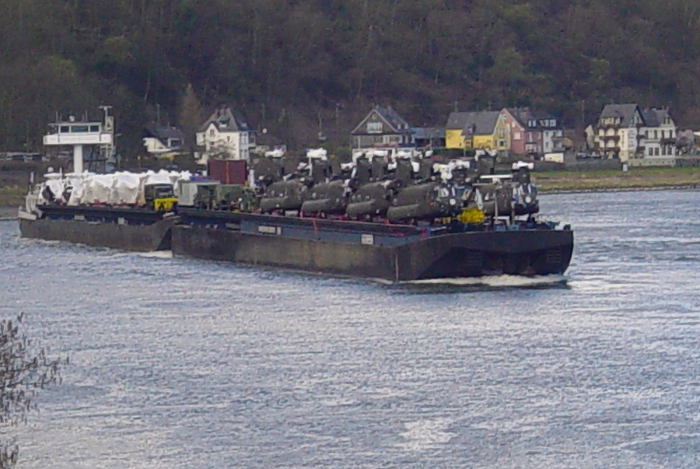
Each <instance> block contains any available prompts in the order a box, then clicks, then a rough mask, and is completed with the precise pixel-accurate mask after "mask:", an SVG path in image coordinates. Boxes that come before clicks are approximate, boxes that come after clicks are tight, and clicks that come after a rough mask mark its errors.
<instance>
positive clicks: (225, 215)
mask: <svg viewBox="0 0 700 469" xmlns="http://www.w3.org/2000/svg"><path fill="white" fill-rule="evenodd" d="M263 163H264V164H263V165H262V166H263V167H266V168H268V169H267V170H260V169H259V168H258V169H257V173H256V170H255V168H253V169H252V170H251V180H250V181H247V182H246V183H244V184H221V183H220V182H218V181H208V180H202V179H199V178H195V177H192V175H190V174H189V173H187V174H174V173H169V174H168V173H162V174H161V173H158V174H156V173H148V174H142V175H134V174H124V173H122V174H116V175H109V176H106V175H105V176H100V175H89V174H79V175H75V174H74V175H72V176H70V175H69V176H68V177H63V176H62V175H60V177H57V176H56V175H51V177H50V178H48V179H49V180H48V181H47V182H46V183H44V184H42V185H40V186H38V187H37V188H36V189H35V190H34V191H33V192H32V193H31V194H30V195H29V196H28V198H27V204H26V208H25V209H22V210H20V213H19V217H18V218H19V225H20V231H21V233H22V236H23V237H27V238H40V239H49V240H61V241H69V242H75V243H83V244H88V245H93V246H105V247H111V248H118V249H126V250H135V251H155V250H172V252H173V254H174V255H175V256H183V257H190V258H199V259H206V260H216V261H229V262H233V263H240V264H247V265H258V266H270V267H279V268H286V269H294V270H300V271H305V272H310V273H323V274H330V275H339V276H351V277H360V278H375V279H382V280H388V281H392V282H403V281H414V280H428V279H447V278H463V277H481V276H491V275H502V274H507V275H523V276H535V275H551V274H557V275H561V274H564V273H565V272H566V270H567V268H568V266H569V263H570V261H571V257H572V252H573V246H574V235H573V231H572V230H571V227H570V226H569V225H566V226H563V227H559V225H558V223H554V222H543V221H540V220H539V218H538V217H537V214H538V213H539V209H540V207H539V201H538V199H537V191H536V188H535V187H534V185H533V184H532V183H531V182H530V174H529V170H530V169H531V165H529V164H520V163H519V164H515V165H514V166H513V171H512V173H511V174H506V175H494V174H492V173H490V174H482V171H481V170H480V169H479V168H478V167H475V166H477V165H474V164H473V162H470V161H463V160H457V161H454V160H453V161H450V162H449V163H446V164H443V163H434V162H433V161H430V160H428V159H425V158H422V159H417V160H416V159H414V158H404V159H395V160H394V161H390V160H387V159H385V158H382V157H375V158H367V156H366V155H363V156H361V157H359V158H357V159H355V160H354V161H353V162H352V164H349V165H347V166H346V167H344V168H340V169H338V168H331V165H330V163H329V162H328V161H327V160H326V159H325V157H322V158H310V159H309V163H308V164H302V165H300V167H299V169H298V170H297V171H295V172H293V173H289V174H284V171H282V170H281V169H280V168H281V167H282V165H281V164H279V162H271V161H269V160H265V161H263ZM255 174H257V177H253V176H254V175H255ZM119 204H121V205H124V204H126V205H127V206H118V205H119Z"/></svg>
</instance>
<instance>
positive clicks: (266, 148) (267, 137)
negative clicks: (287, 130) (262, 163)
mask: <svg viewBox="0 0 700 469" xmlns="http://www.w3.org/2000/svg"><path fill="white" fill-rule="evenodd" d="M268 152H277V153H280V152H281V153H283V154H284V153H287V144H286V143H284V141H282V140H280V139H279V138H277V137H275V136H273V135H271V134H270V132H268V131H267V129H262V131H261V132H260V133H258V134H257V135H256V137H255V145H254V146H253V147H251V149H250V153H251V154H255V155H265V154H266V153H268Z"/></svg>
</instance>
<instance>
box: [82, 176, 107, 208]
mask: <svg viewBox="0 0 700 469" xmlns="http://www.w3.org/2000/svg"><path fill="white" fill-rule="evenodd" d="M113 183H114V175H113V174H92V175H90V176H89V177H86V178H85V186H84V190H85V192H84V193H83V196H82V197H81V199H80V203H81V204H111V203H112V184H113Z"/></svg>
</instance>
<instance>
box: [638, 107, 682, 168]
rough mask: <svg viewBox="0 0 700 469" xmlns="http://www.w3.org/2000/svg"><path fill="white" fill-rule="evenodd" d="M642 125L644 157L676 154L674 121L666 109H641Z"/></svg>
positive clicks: (653, 157) (650, 157) (649, 158)
mask: <svg viewBox="0 0 700 469" xmlns="http://www.w3.org/2000/svg"><path fill="white" fill-rule="evenodd" d="M642 117H643V118H644V127H643V128H642V129H641V131H642V133H643V134H644V147H645V149H644V158H645V159H648V160H653V159H655V158H659V157H660V158H668V157H675V156H676V137H677V128H676V123H675V122H674V120H673V118H672V117H671V115H670V114H669V112H668V109H656V108H652V109H645V110H643V111H642Z"/></svg>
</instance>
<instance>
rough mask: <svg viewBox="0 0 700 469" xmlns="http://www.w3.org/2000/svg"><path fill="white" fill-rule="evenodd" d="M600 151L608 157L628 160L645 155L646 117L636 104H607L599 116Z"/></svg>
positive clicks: (598, 138)
mask: <svg viewBox="0 0 700 469" xmlns="http://www.w3.org/2000/svg"><path fill="white" fill-rule="evenodd" d="M596 127H597V146H598V151H599V152H600V153H601V154H603V155H604V156H606V157H608V158H615V157H617V158H619V159H620V161H622V162H626V161H628V160H630V159H632V158H635V157H636V156H637V155H640V156H641V155H643V153H644V146H643V142H642V139H643V137H644V135H643V133H642V132H640V130H641V128H642V127H644V117H643V116H642V111H641V110H640V109H639V106H637V105H636V104H607V105H605V107H603V111H602V112H601V114H600V117H599V118H598V124H597V125H596Z"/></svg>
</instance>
